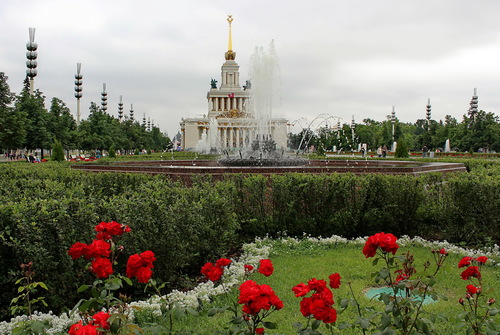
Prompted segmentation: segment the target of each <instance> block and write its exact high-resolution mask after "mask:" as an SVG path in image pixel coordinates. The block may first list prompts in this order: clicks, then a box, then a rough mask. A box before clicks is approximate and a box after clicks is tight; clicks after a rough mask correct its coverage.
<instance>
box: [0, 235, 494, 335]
mask: <svg viewBox="0 0 500 335" xmlns="http://www.w3.org/2000/svg"><path fill="white" fill-rule="evenodd" d="M120 227H121V229H122V231H123V232H125V231H126V230H127V227H126V226H125V227H124V226H120ZM99 233H100V234H105V233H106V231H105V230H104V231H103V230H101V231H100V232H99ZM99 233H98V234H99ZM381 234H383V233H381ZM381 234H376V235H374V236H371V237H370V238H357V239H354V240H348V239H345V238H343V237H340V236H332V237H329V238H316V237H311V236H308V235H305V236H303V237H302V238H300V239H299V238H292V237H286V236H285V237H282V238H279V239H270V238H261V239H256V240H255V242H254V243H250V244H246V245H244V246H243V253H242V255H241V257H239V258H238V259H221V260H219V261H218V262H215V263H207V264H206V265H205V266H204V268H203V269H202V272H204V273H205V275H206V276H207V278H211V279H213V280H207V281H206V282H203V283H201V284H199V285H198V286H196V287H195V288H194V289H192V290H190V291H187V292H181V291H172V292H171V293H169V294H167V295H164V296H158V295H157V296H154V297H152V298H151V299H148V300H147V301H137V302H132V303H130V304H128V305H127V309H126V313H125V317H126V318H127V320H128V321H127V322H129V323H131V322H134V310H141V312H147V313H151V314H153V315H156V316H160V315H162V314H163V313H168V312H169V311H168V309H167V310H166V309H165V302H166V301H168V304H169V306H170V307H171V310H176V309H193V310H201V309H203V308H207V307H209V306H210V304H211V302H212V301H213V299H214V297H216V296H220V295H223V294H227V293H228V292H230V291H231V290H233V289H234V288H236V287H238V286H239V285H240V284H241V283H242V282H246V283H247V284H245V285H243V286H240V297H239V302H240V304H243V306H247V307H246V309H245V307H244V310H243V311H244V312H245V310H246V312H245V313H244V314H246V315H249V319H248V320H246V321H245V322H247V323H248V322H251V325H252V327H253V328H251V330H252V331H253V333H249V334H254V333H257V334H261V333H263V332H264V331H265V328H269V329H272V327H273V326H274V325H273V324H272V323H268V322H264V318H265V317H267V314H266V312H264V314H262V313H261V309H260V308H257V309H254V308H255V307H252V306H254V305H252V301H253V300H252V298H251V294H250V292H252V290H256V289H258V290H269V288H266V286H263V287H262V288H261V286H260V285H259V284H257V282H255V281H250V282H249V281H245V280H246V279H247V278H248V275H249V273H250V272H251V271H254V269H258V270H259V272H260V273H261V274H263V275H265V276H270V275H271V274H272V273H273V267H272V263H271V262H270V261H268V260H267V259H268V257H269V255H270V253H271V252H272V250H273V248H277V249H279V248H285V247H288V248H293V247H297V246H299V245H300V246H301V247H304V245H305V246H306V247H307V245H310V246H332V245H360V246H361V245H364V248H363V253H364V254H365V256H366V257H374V256H377V257H379V256H380V257H382V256H383V257H386V259H387V260H388V262H390V261H389V258H388V257H392V256H391V254H392V255H394V254H396V252H397V250H398V248H399V246H412V245H415V246H424V247H430V248H432V249H434V250H438V251H437V252H436V253H435V255H437V257H438V259H439V260H444V256H445V254H447V253H456V254H459V255H462V256H464V258H463V259H462V261H461V262H460V263H459V267H464V268H467V269H465V270H464V271H463V272H462V278H463V279H465V280H477V279H480V275H478V273H480V272H479V268H477V265H473V264H472V263H473V262H479V263H480V264H479V265H481V264H482V263H485V262H486V261H487V259H489V260H488V262H490V263H491V264H493V265H495V266H499V265H500V249H499V247H498V246H496V245H495V246H494V247H492V248H488V249H484V250H469V249H465V248H462V247H458V246H455V245H452V244H450V243H448V242H446V241H444V242H432V241H426V240H424V239H421V238H418V237H415V238H409V237H406V236H404V237H402V238H400V239H397V240H396V238H395V237H394V236H393V235H392V234H383V235H381ZM106 237H109V236H104V237H103V238H104V239H106ZM93 243H94V246H93V247H91V245H92V244H90V245H86V247H85V246H82V245H79V244H77V247H78V248H77V247H75V246H74V247H73V248H72V251H71V252H70V254H73V255H74V256H75V257H76V256H84V257H85V255H87V256H89V258H92V257H90V256H92V255H94V256H95V257H103V256H101V255H95V254H96V252H94V251H96V250H101V251H103V250H104V249H106V250H104V251H105V254H106V255H108V253H107V250H108V248H107V246H106V247H105V248H101V249H99V248H97V244H96V243H95V242H93ZM80 247H81V248H80ZM97 253H98V254H102V252H97ZM91 254H92V255H91ZM108 256H109V255H108ZM106 257H107V256H106ZM131 258H133V257H131ZM136 258H137V257H136ZM148 259H151V258H148ZM262 260H266V261H262ZM94 261H95V259H94ZM129 262H130V261H129ZM93 263H94V264H93V265H91V267H90V269H91V271H93V272H94V273H95V274H96V275H97V276H102V277H105V274H104V273H103V272H101V270H100V269H101V268H100V267H99V266H98V265H96V264H95V262H93ZM132 263H133V264H136V263H137V264H138V262H131V264H132ZM139 263H141V262H139ZM146 263H148V264H146V265H147V266H145V268H146V270H148V271H149V270H151V269H152V266H151V264H150V263H149V262H146ZM133 264H132V265H133ZM141 264H142V263H141ZM388 264H390V263H388ZM403 264H404V263H403ZM132 265H131V268H133V266H132ZM390 267H391V266H387V268H390ZM409 268H411V267H409V266H407V267H405V266H403V268H402V269H409ZM211 270H214V271H211ZM219 270H222V271H219ZM130 271H131V270H130ZM467 271H468V272H467ZM132 272H134V271H131V272H130V273H128V274H129V275H130V276H129V277H134V276H137V271H135V272H134V273H132ZM381 273H382V272H381ZM384 273H385V272H384ZM396 273H398V272H397V271H396ZM409 273H410V272H408V271H406V272H403V271H401V272H399V275H400V276H398V278H397V279H396V282H397V283H401V282H403V283H407V282H408V281H407V280H408V279H409V277H410V276H411V274H410V275H408V274H409ZM382 274H383V273H382ZM382 274H381V276H383V275H382ZM404 275H407V277H404ZM147 277H148V278H147V279H148V281H149V272H148V276H147ZM141 278H142V277H141V276H139V277H137V279H138V281H139V282H141V281H142V282H145V281H146V280H145V278H143V279H144V280H143V279H141ZM329 279H330V287H332V288H338V287H339V286H340V283H341V282H344V283H345V281H344V280H341V279H342V278H340V275H339V274H337V273H335V274H332V275H331V276H330V278H329ZM324 284H325V285H326V282H325V283H324ZM325 285H323V281H321V280H316V279H315V278H313V279H311V280H309V281H308V283H307V284H303V283H301V284H299V285H297V286H296V287H295V288H294V293H295V294H296V296H297V297H305V298H303V299H304V300H303V301H305V302H304V303H301V306H302V305H303V306H304V307H303V308H301V312H302V314H303V315H304V316H305V317H306V318H307V319H308V323H307V324H306V325H301V327H303V328H304V327H305V328H308V327H312V328H311V329H317V328H318V327H319V326H320V323H319V322H323V323H324V324H325V325H330V324H333V323H334V322H335V321H336V312H333V310H334V308H333V305H334V302H333V301H334V300H333V295H332V296H331V297H330V294H327V296H324V294H325V292H327V290H329V289H327V287H326V286H325ZM480 288H481V283H477V282H475V283H474V284H469V285H468V286H467V294H468V296H465V298H466V299H469V300H466V301H471V303H473V302H474V301H473V300H471V299H476V300H477V298H478V297H479V296H480V294H481V291H480ZM309 292H313V293H312V296H310V297H306V295H307V294H308V293H309ZM270 294H271V293H270ZM269 297H270V298H269V299H271V301H274V302H273V303H272V304H271V305H269V307H271V306H274V307H272V309H271V310H279V309H281V308H283V306H282V304H281V303H280V302H279V298H277V297H273V295H272V294H271V295H270V296H269ZM328 297H330V298H331V299H330V298H328ZM318 299H319V300H318ZM325 299H326V300H325ZM463 301H464V300H461V304H463V305H464V306H465V304H464V302H463ZM490 301H491V299H490ZM318 303H320V304H325V303H326V305H324V306H325V308H326V309H320V310H318V309H317V304H318ZM493 303H494V301H493V302H491V304H493ZM314 306H316V307H314ZM344 307H345V306H343V302H341V303H340V304H339V307H338V308H344ZM137 308H139V309H137ZM273 308H274V309H273ZM235 310H236V309H235ZM265 311H269V310H265ZM236 313H237V312H236ZM259 313H260V314H259ZM325 313H326V314H325ZM237 315H238V314H237ZM79 320H81V314H80V313H78V312H77V311H74V312H73V313H63V314H62V315H60V316H55V315H53V314H52V313H48V314H42V313H38V312H34V313H33V314H32V316H31V318H28V317H27V316H18V317H16V318H13V319H12V320H11V321H10V322H2V323H0V333H1V334H12V331H13V329H14V328H15V327H17V326H19V325H22V324H23V323H26V322H32V321H39V322H41V323H43V324H45V325H46V328H45V330H44V331H45V333H47V334H62V333H64V332H66V331H68V329H69V328H70V326H72V325H75V324H76V325H78V324H79V325H81V327H83V326H84V325H83V324H82V323H79ZM94 320H95V318H94ZM314 320H316V321H314ZM80 322H81V321H80ZM95 322H96V323H95V324H96V326H95V327H94V329H99V328H98V327H99V325H102V324H103V323H102V322H104V321H102V320H100V321H99V322H100V323H99V322H97V321H95ZM89 324H91V323H89ZM104 324H106V323H104ZM360 325H361V324H360ZM240 326H241V325H240ZM365 326H366V327H369V325H366V324H365ZM81 327H80V328H79V327H78V326H77V327H73V332H72V333H71V332H70V334H79V333H78V329H82V328H81ZM363 327H364V326H363V325H361V329H364V328H363ZM305 328H304V329H305ZM101 331H102V332H107V333H109V332H110V331H111V330H106V329H101Z"/></svg>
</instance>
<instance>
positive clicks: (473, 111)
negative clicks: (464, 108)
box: [468, 88, 478, 125]
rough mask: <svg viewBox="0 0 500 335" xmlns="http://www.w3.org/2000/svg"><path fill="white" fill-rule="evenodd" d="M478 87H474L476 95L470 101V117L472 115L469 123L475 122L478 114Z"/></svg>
mask: <svg viewBox="0 0 500 335" xmlns="http://www.w3.org/2000/svg"><path fill="white" fill-rule="evenodd" d="M477 99H478V97H477V88H474V95H473V96H472V99H471V101H470V107H469V113H468V114H469V117H470V123H469V125H471V124H473V123H474V121H475V118H476V115H477Z"/></svg>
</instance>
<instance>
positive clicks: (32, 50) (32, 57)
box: [26, 28, 38, 95]
mask: <svg viewBox="0 0 500 335" xmlns="http://www.w3.org/2000/svg"><path fill="white" fill-rule="evenodd" d="M29 34H30V41H29V42H28V43H27V44H26V49H28V52H26V58H28V60H27V61H26V66H27V67H28V69H27V70H26V75H27V76H28V77H29V78H30V95H33V92H34V89H35V77H36V74H37V71H36V66H37V62H36V58H37V57H38V54H37V52H36V49H38V44H36V43H35V28H29Z"/></svg>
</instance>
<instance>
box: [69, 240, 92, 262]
mask: <svg viewBox="0 0 500 335" xmlns="http://www.w3.org/2000/svg"><path fill="white" fill-rule="evenodd" d="M87 253H88V245H86V244H85V243H81V242H76V243H75V244H73V245H72V246H71V248H69V251H68V255H70V256H71V259H73V260H75V259H77V258H80V257H82V256H86V255H87Z"/></svg>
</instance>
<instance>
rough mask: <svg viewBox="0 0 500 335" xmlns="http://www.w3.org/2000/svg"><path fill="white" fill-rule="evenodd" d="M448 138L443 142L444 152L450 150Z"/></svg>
mask: <svg viewBox="0 0 500 335" xmlns="http://www.w3.org/2000/svg"><path fill="white" fill-rule="evenodd" d="M450 151H451V148H450V139H447V140H446V142H445V143H444V152H450Z"/></svg>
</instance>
